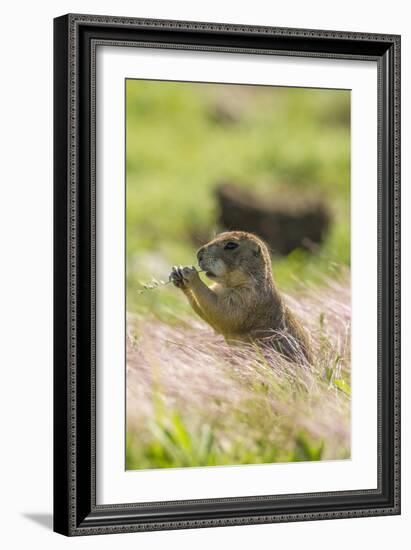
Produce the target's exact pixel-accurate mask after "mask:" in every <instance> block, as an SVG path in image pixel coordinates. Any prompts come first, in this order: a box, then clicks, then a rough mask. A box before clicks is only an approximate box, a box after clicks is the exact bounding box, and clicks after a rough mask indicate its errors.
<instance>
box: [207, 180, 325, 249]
mask: <svg viewBox="0 0 411 550" xmlns="http://www.w3.org/2000/svg"><path fill="white" fill-rule="evenodd" d="M215 192H216V197H217V201H218V205H219V219H218V224H219V225H220V226H221V227H222V228H224V229H225V230H228V231H234V230H241V231H249V232H251V233H255V234H256V235H258V236H259V237H261V238H262V239H263V240H264V241H265V242H266V243H267V244H268V245H269V247H270V248H271V250H272V252H273V253H275V254H280V255H286V254H288V253H290V252H291V251H292V250H294V249H295V248H305V249H308V250H311V251H315V250H316V249H317V248H318V246H319V245H320V244H321V243H322V242H323V240H324V238H325V236H326V235H327V232H328V230H329V228H330V224H331V221H332V215H331V212H330V209H329V207H328V205H327V204H326V203H325V202H324V200H323V199H322V198H321V197H318V196H316V197H314V196H312V195H308V194H307V193H302V192H300V190H292V189H289V188H287V189H286V190H285V189H277V191H276V192H275V193H274V194H270V195H266V194H257V193H255V192H252V191H250V190H248V189H244V188H243V187H240V186H238V185H235V184H233V183H223V184H220V185H219V186H218V187H217V188H216V191H215Z"/></svg>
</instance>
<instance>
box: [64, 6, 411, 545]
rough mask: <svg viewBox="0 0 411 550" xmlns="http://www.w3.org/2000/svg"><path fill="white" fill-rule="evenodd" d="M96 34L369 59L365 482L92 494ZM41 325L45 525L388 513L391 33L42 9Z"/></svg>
mask: <svg viewBox="0 0 411 550" xmlns="http://www.w3.org/2000/svg"><path fill="white" fill-rule="evenodd" d="M102 43H109V44H111V45H130V46H137V47H144V46H147V45H149V46H152V47H169V48H181V49H189V50H203V51H204V50H205V51H209V50H212V51H222V52H227V51H229V52H241V53H253V54H265V55H275V54H282V55H290V56H292V55H293V56H295V55H297V56H304V57H327V58H336V59H341V58H347V59H357V60H365V61H367V60H374V61H377V64H378V205H376V208H378V426H376V430H378V460H379V464H378V488H377V489H375V490H353V491H342V492H334V493H313V494H295V495H292V494H290V495H281V496H270V495H267V496H264V497H238V498H225V499H221V498H218V499H217V498H216V499H211V500H210V499H209V500H195V501H179V502H154V503H146V504H135V505H130V504H120V505H118V504H117V505H113V506H110V505H104V506H102V505H96V499H95V495H96V451H95V437H96V422H95V414H96V408H95V400H96V394H95V382H96V365H95V346H96V333H95V324H96V294H95V281H96V266H95V250H96V212H95V199H96V185H95V118H94V117H95V114H94V113H95V110H94V109H95V78H96V73H95V71H96V64H95V52H96V48H97V47H98V45H99V44H102ZM97 237H98V236H97ZM376 298H377V297H376ZM54 323H55V328H54V530H55V531H57V532H58V533H62V534H64V535H69V536H73V535H90V534H103V533H120V532H131V531H142V530H161V529H181V528H194V527H211V526H226V525H240V524H256V523H269V522H285V521H303V520H317V519H330V518H348V517H363V516H382V515H390V514H399V513H400V37H399V36H396V35H382V34H368V33H354V32H336V31H320V30H303V29H289V28H272V27H253V26H246V25H226V24H216V23H198V22H185V21H162V20H147V19H135V18H125V17H106V16H93V15H73V14H69V15H64V16H62V17H58V18H56V19H55V20H54ZM136 499H138V495H136Z"/></svg>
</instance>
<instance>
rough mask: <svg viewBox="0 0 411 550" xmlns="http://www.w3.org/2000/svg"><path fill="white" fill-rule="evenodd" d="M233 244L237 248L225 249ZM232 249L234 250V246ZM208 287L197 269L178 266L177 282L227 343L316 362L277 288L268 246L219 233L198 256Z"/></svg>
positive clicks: (252, 238) (254, 239)
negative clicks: (254, 343) (271, 349)
mask: <svg viewBox="0 0 411 550" xmlns="http://www.w3.org/2000/svg"><path fill="white" fill-rule="evenodd" d="M227 243H234V246H235V245H237V246H236V247H235V248H233V249H226V248H224V247H225V246H226V245H227ZM229 246H233V245H232V244H230V245H229ZM197 257H198V262H199V266H200V268H201V269H202V270H203V271H205V272H206V275H207V277H209V278H210V279H211V280H213V281H214V282H213V284H212V285H211V286H210V287H208V286H207V285H206V284H204V283H203V282H202V280H201V279H200V277H199V275H198V272H197V270H196V269H195V267H194V266H191V267H184V268H183V267H181V266H180V267H174V268H173V271H172V273H171V275H170V278H171V280H172V281H173V282H174V284H175V285H176V286H177V287H178V288H181V290H182V291H183V292H184V294H185V295H186V296H187V298H188V300H189V302H190V304H191V306H192V307H193V309H194V311H195V312H196V313H197V314H198V315H199V316H200V317H201V318H202V319H204V320H205V321H206V322H207V323H208V324H210V325H211V326H212V327H213V328H214V329H215V330H216V332H218V333H220V334H223V336H224V337H225V338H226V339H227V340H228V341H236V340H237V341H238V340H240V341H247V342H250V341H258V342H260V343H265V344H272V345H275V346H276V348H277V349H279V351H281V352H282V353H283V354H284V355H286V356H288V357H290V358H293V359H296V358H298V357H300V358H301V357H305V359H306V360H308V361H311V348H310V343H309V338H308V335H307V333H306V331H305V329H304V328H303V326H302V325H301V322H300V321H299V320H298V319H297V318H296V316H295V315H294V314H293V313H292V312H291V310H290V309H289V308H288V307H287V306H286V304H285V303H284V300H283V299H282V297H281V294H280V293H279V291H278V289H277V288H276V286H275V284H274V281H273V276H272V270H271V259H270V255H269V252H268V249H267V247H266V245H265V244H264V243H263V241H261V239H259V238H258V237H256V236H255V235H253V234H252V233H246V232H244V231H230V232H226V233H222V234H220V235H218V236H217V237H216V238H215V239H213V240H212V241H210V242H209V243H207V244H206V245H204V246H203V247H201V248H200V249H199V250H198V252H197Z"/></svg>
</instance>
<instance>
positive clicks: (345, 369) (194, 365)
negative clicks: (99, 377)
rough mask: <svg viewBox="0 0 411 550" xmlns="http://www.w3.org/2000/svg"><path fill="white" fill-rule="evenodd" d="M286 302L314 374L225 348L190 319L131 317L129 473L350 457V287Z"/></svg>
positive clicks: (252, 350) (273, 357)
mask: <svg viewBox="0 0 411 550" xmlns="http://www.w3.org/2000/svg"><path fill="white" fill-rule="evenodd" d="M287 300H288V302H289V304H290V306H291V307H292V308H293V310H294V311H296V313H297V314H298V315H299V316H300V318H301V319H302V320H303V322H304V324H305V325H306V326H307V328H308V329H309V330H310V333H311V335H312V339H313V345H314V349H315V361H314V362H313V365H308V364H306V363H304V362H303V361H299V362H298V363H291V362H289V361H287V360H285V359H284V358H283V357H282V356H281V355H280V354H279V353H277V352H276V351H274V350H270V351H267V350H263V349H261V348H259V347H258V346H256V345H242V346H241V347H238V346H235V347H233V346H229V345H228V344H226V343H225V342H224V340H223V339H222V338H220V337H219V336H216V335H215V334H214V333H213V332H212V331H211V330H210V329H209V328H208V327H207V326H206V325H205V324H204V323H202V322H201V321H200V320H198V321H197V320H194V318H193V317H187V318H181V319H180V320H179V323H178V324H174V325H172V324H170V323H166V322H162V321H160V320H158V319H156V318H154V317H152V318H151V319H147V317H141V316H139V315H129V318H128V337H127V347H128V352H127V453H126V461H127V468H129V469H138V468H164V467H168V468H172V467H184V466H211V465H224V464H248V463H254V464H255V463H272V462H290V461H307V460H321V459H343V458H347V457H349V456H350V303H349V287H348V284H347V281H346V282H345V283H335V282H332V281H329V282H328V284H327V286H326V287H323V288H322V289H321V290H318V289H310V288H306V289H305V290H304V291H300V292H299V293H298V294H294V295H293V296H287Z"/></svg>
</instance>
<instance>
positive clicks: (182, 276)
mask: <svg viewBox="0 0 411 550" xmlns="http://www.w3.org/2000/svg"><path fill="white" fill-rule="evenodd" d="M169 279H170V281H172V282H173V284H174V286H176V287H177V288H179V289H180V290H182V291H183V292H184V294H185V295H186V297H187V299H188V301H189V303H190V305H191V307H192V308H193V309H194V311H195V312H196V313H197V315H199V316H200V317H201V318H202V319H203V320H204V321H206V323H209V324H210V325H212V326H213V323H212V322H211V320H210V319H209V317H208V316H207V315H206V313H205V311H203V310H202V308H201V307H200V305H199V303H198V301H197V299H196V296H195V294H194V292H193V284H195V283H196V282H197V281H198V282H199V283H200V284H201V285H203V286H204V287H205V288H207V289H208V290H210V289H209V288H208V287H207V286H206V285H205V284H204V283H203V282H202V281H201V279H200V277H199V276H198V271H197V270H196V268H195V267H194V266H191V267H182V266H181V265H180V266H174V267H173V269H172V270H171V274H170V277H169ZM210 292H212V291H210ZM213 294H214V293H213Z"/></svg>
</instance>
